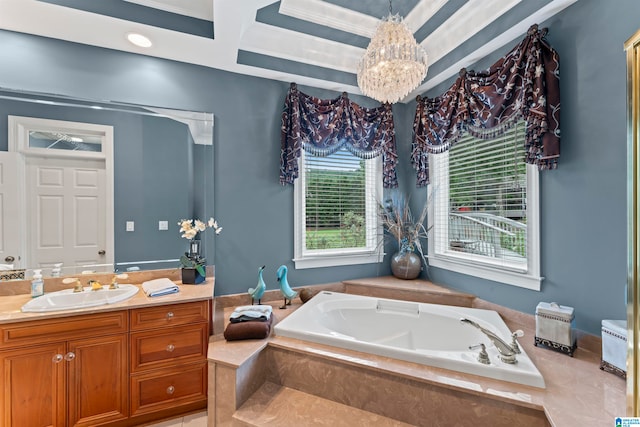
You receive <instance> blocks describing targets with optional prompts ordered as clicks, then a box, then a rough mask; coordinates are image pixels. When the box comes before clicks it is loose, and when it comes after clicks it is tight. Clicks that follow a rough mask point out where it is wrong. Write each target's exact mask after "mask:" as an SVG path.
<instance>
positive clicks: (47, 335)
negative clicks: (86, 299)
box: [0, 300, 210, 427]
mask: <svg viewBox="0 0 640 427" xmlns="http://www.w3.org/2000/svg"><path fill="white" fill-rule="evenodd" d="M209 313H210V302H209V301H208V300H204V301H196V302H186V303H180V304H172V305H164V306H153V307H145V308H136V309H131V310H122V311H113V312H107V313H98V314H89V315H78V316H67V317H64V318H57V319H46V320H36V321H26V322H16V323H7V324H0V367H1V368H2V373H1V375H2V376H1V377H0V405H1V407H0V427H23V426H25V427H27V426H28V427H31V426H37V427H40V426H56V427H65V426H81V427H82V426H114V427H115V426H117V427H121V426H134V425H140V424H142V423H146V422H149V421H153V420H156V419H159V418H166V417H170V416H174V415H179V414H181V413H185V412H187V411H195V410H200V409H205V408H206V407H207V357H206V351H207V346H208V338H209V323H210V322H209V319H210V314H209Z"/></svg>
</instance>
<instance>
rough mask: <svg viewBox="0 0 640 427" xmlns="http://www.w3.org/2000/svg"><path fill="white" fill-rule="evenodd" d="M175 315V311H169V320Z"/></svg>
mask: <svg viewBox="0 0 640 427" xmlns="http://www.w3.org/2000/svg"><path fill="white" fill-rule="evenodd" d="M173 316H174V315H173V311H170V312H168V313H167V320H171V319H173Z"/></svg>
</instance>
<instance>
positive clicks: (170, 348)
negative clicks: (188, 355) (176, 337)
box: [167, 344, 176, 353]
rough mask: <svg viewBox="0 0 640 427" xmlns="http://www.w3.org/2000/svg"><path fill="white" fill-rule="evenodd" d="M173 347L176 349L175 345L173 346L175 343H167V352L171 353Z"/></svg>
mask: <svg viewBox="0 0 640 427" xmlns="http://www.w3.org/2000/svg"><path fill="white" fill-rule="evenodd" d="M175 349H176V346H175V345H173V344H169V345H168V346H167V351H168V352H169V353H171V352H172V351H173V350H175Z"/></svg>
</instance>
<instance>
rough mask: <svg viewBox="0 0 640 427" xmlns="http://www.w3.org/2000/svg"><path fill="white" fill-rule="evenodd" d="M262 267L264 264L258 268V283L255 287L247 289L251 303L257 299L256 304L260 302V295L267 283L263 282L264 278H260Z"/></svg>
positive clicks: (262, 293)
mask: <svg viewBox="0 0 640 427" xmlns="http://www.w3.org/2000/svg"><path fill="white" fill-rule="evenodd" d="M264 267H265V266H264V265H263V266H262V267H260V268H259V269H258V284H257V285H256V287H255V288H249V290H248V291H247V292H249V295H251V304H254V303H255V302H256V301H258V304H260V302H261V300H262V296H263V295H264V291H265V289H267V284H266V283H264V280H263V279H262V271H263V270H264Z"/></svg>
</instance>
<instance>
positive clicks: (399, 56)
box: [358, 0, 428, 103]
mask: <svg viewBox="0 0 640 427" xmlns="http://www.w3.org/2000/svg"><path fill="white" fill-rule="evenodd" d="M427 68H428V67H427V54H426V52H425V51H424V49H422V46H420V45H419V44H418V43H417V42H416V39H415V37H413V34H412V33H411V31H410V30H409V27H407V24H405V23H404V22H403V21H402V18H401V17H400V15H399V14H395V15H392V12H391V0H389V16H387V17H385V18H383V19H382V20H381V21H380V23H379V24H378V28H377V29H376V33H375V34H374V36H373V38H372V39H371V42H370V43H369V46H368V47H367V51H366V52H365V54H364V56H363V57H362V59H361V60H360V62H359V63H358V86H359V87H360V90H361V91H362V93H363V94H364V95H366V96H368V97H370V98H373V99H375V100H377V101H380V102H389V103H394V102H397V101H399V100H400V99H402V98H404V97H405V96H407V95H408V94H409V92H411V91H412V90H413V89H415V88H417V87H418V85H419V84H420V83H421V82H422V79H424V76H426V75H427Z"/></svg>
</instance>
